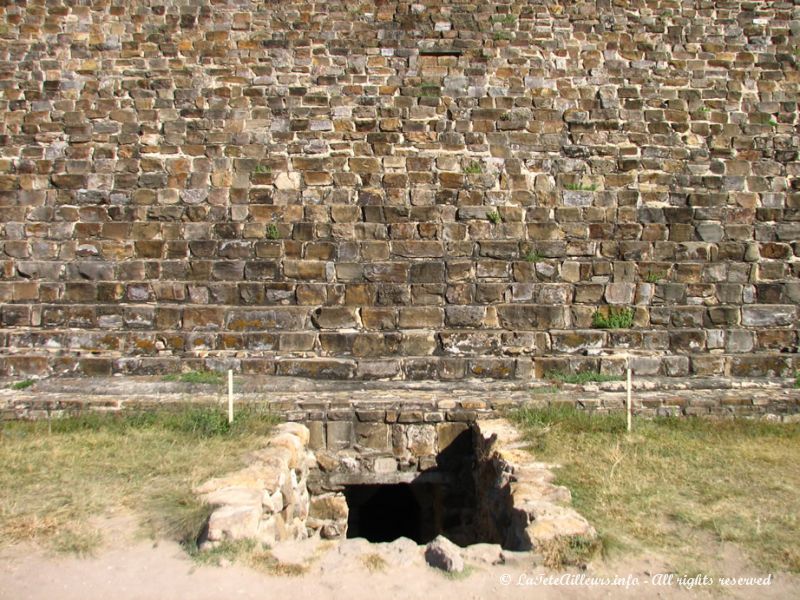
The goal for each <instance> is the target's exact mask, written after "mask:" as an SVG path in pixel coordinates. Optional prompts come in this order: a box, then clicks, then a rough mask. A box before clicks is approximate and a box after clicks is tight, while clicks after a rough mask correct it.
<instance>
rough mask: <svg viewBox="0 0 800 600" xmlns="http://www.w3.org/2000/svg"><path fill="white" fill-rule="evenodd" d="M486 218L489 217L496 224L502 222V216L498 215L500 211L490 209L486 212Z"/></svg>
mask: <svg viewBox="0 0 800 600" xmlns="http://www.w3.org/2000/svg"><path fill="white" fill-rule="evenodd" d="M486 218H487V219H489V221H491V222H492V223H494V224H495V225H498V224H500V223H502V222H503V217H501V216H500V213H499V212H497V211H496V210H490V211H489V212H487V213H486Z"/></svg>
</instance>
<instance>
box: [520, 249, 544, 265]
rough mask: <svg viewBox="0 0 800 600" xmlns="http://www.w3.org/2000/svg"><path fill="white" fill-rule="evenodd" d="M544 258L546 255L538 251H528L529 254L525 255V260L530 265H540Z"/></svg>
mask: <svg viewBox="0 0 800 600" xmlns="http://www.w3.org/2000/svg"><path fill="white" fill-rule="evenodd" d="M544 258H545V257H544V255H543V254H541V253H540V252H539V251H538V250H528V252H527V253H526V254H525V260H526V261H528V262H529V263H538V262H540V261H542V260H544Z"/></svg>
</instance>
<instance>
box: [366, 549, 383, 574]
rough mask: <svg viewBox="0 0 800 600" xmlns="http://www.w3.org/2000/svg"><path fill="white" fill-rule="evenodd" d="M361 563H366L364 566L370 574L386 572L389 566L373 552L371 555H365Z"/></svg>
mask: <svg viewBox="0 0 800 600" xmlns="http://www.w3.org/2000/svg"><path fill="white" fill-rule="evenodd" d="M361 562H362V563H364V566H365V567H367V570H368V571H369V572H370V573H376V572H379V571H385V570H386V567H388V566H389V564H388V563H387V562H386V560H385V559H384V558H383V557H382V556H381V555H380V554H378V553H376V552H371V553H370V554H364V555H363V556H362V557H361Z"/></svg>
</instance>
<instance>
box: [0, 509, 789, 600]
mask: <svg viewBox="0 0 800 600" xmlns="http://www.w3.org/2000/svg"><path fill="white" fill-rule="evenodd" d="M103 529H104V538H105V539H106V540H107V542H106V546H105V547H104V548H102V549H101V550H100V551H99V552H98V553H97V555H96V556H95V557H92V558H78V557H64V556H54V555H52V554H49V553H48V552H47V551H45V550H43V549H41V548H37V547H36V546H33V545H30V544H26V545H17V546H6V547H4V548H2V549H0V564H1V565H2V568H0V598H2V599H9V600H39V599H47V600H54V599H58V600H95V599H96V600H101V599H103V600H105V599H106V598H114V599H115V600H183V599H186V598H192V600H228V599H235V600H239V599H240V600H250V599H252V600H256V599H258V600H263V599H266V598H280V597H287V598H308V599H309V600H310V599H314V600H316V599H318V598H325V599H327V598H331V599H338V598H342V599H346V600H376V598H377V597H386V598H392V599H395V598H397V599H416V598H424V599H425V600H437V599H445V598H458V599H459V600H467V599H484V598H487V599H488V598H493V599H496V598H503V599H505V598H508V599H522V598H525V599H530V598H537V599H538V598H542V599H545V600H549V599H556V598H558V599H559V600H561V599H564V600H573V599H575V600H577V599H578V598H580V599H589V600H594V599H599V598H615V599H616V598H621V599H634V598H635V599H637V600H638V599H641V598H662V599H665V600H672V599H680V598H735V599H745V598H746V599H756V598H758V599H759V600H760V599H773V598H774V599H780V600H783V599H788V598H796V597H798V593H800V577H798V576H796V575H787V574H772V580H771V583H770V585H767V586H763V585H762V586H740V587H726V586H722V585H719V583H718V582H717V583H716V584H715V585H713V586H708V587H697V586H696V587H694V588H693V589H691V590H689V589H685V588H682V587H680V586H678V585H677V582H673V585H671V586H670V585H656V584H657V583H659V581H658V576H657V574H660V573H665V572H667V571H668V570H669V569H668V567H666V566H665V563H664V562H663V561H662V560H660V559H659V558H658V557H654V556H650V557H637V558H628V559H625V560H624V561H615V562H612V563H606V562H597V563H593V564H591V565H589V567H588V569H587V570H586V571H579V570H575V569H573V570H567V571H564V572H555V571H548V570H546V569H544V568H543V567H540V566H539V567H537V566H534V565H533V563H532V560H531V559H530V557H528V556H525V555H519V554H514V555H512V556H509V557H507V560H508V562H507V563H506V564H494V565H493V564H489V563H487V562H484V561H483V560H482V559H485V558H486V557H488V556H489V555H490V554H492V553H491V552H487V551H486V550H487V549H484V551H483V552H481V551H478V552H473V553H471V554H470V553H469V552H467V553H466V555H465V562H466V563H467V564H468V565H469V572H468V573H467V574H466V575H462V576H459V577H450V576H447V575H444V574H443V573H441V572H440V571H437V570H435V569H432V568H430V567H428V566H427V565H426V564H425V561H424V558H423V547H422V546H416V545H415V544H414V543H413V542H411V541H409V540H398V541H396V542H393V543H391V544H368V543H367V542H366V541H365V540H346V541H344V542H342V543H340V544H334V543H330V542H319V541H318V540H307V541H305V542H301V543H293V544H289V545H285V546H282V547H279V548H276V549H275V555H276V556H277V557H278V558H279V559H280V560H281V561H282V562H284V563H293V564H305V565H307V566H308V570H307V572H306V573H305V574H304V575H301V576H294V577H293V576H288V575H275V574H268V573H264V572H261V571H256V570H252V569H249V568H247V567H244V566H240V565H230V566H226V567H214V566H205V565H198V564H197V563H195V562H194V561H193V560H192V559H191V558H190V557H189V556H187V555H186V553H185V552H184V551H183V550H182V549H181V547H180V546H178V545H177V544H176V543H174V542H169V541H159V542H153V541H149V540H142V539H141V537H138V536H137V534H136V527H135V521H134V520H133V519H131V518H129V519H119V518H117V519H114V520H111V521H106V523H105V525H104V527H103ZM709 551H710V552H712V551H713V552H716V553H717V565H716V567H715V570H716V571H717V572H718V573H719V574H720V575H725V576H731V577H741V576H745V575H749V576H765V575H767V573H763V572H760V571H758V570H757V569H755V568H752V567H751V566H749V565H748V563H747V562H746V561H745V560H744V559H743V558H742V556H741V555H740V554H739V553H738V552H737V551H736V549H735V548H734V547H732V546H726V547H724V548H710V549H709ZM375 554H378V555H380V556H381V557H382V558H383V560H384V561H385V567H384V568H383V569H382V570H379V571H370V570H369V569H368V567H367V564H366V563H365V559H366V557H369V556H374V555H375ZM582 575H583V576H585V577H586V578H589V577H614V576H616V577H618V578H620V579H621V580H625V582H626V583H627V584H628V585H627V586H626V585H616V586H613V585H605V586H603V585H590V583H591V582H589V581H586V580H584V582H583V584H581V583H580V582H576V581H574V580H573V581H563V580H561V579H560V578H569V577H571V578H573V579H574V578H579V577H581V576H582ZM548 576H549V577H551V578H553V579H554V580H555V581H550V582H549V583H548V582H547V581H541V580H540V578H546V577H548ZM556 582H558V583H556Z"/></svg>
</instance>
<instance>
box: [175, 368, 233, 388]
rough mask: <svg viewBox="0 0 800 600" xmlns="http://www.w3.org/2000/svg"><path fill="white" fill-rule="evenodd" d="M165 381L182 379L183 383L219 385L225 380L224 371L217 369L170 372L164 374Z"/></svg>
mask: <svg viewBox="0 0 800 600" xmlns="http://www.w3.org/2000/svg"><path fill="white" fill-rule="evenodd" d="M163 379H164V381H180V382H181V383H200V384H204V385H219V384H221V383H222V382H223V381H224V377H223V376H222V373H217V372H216V371H189V372H188V373H170V374H169V375H164V378H163Z"/></svg>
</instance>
